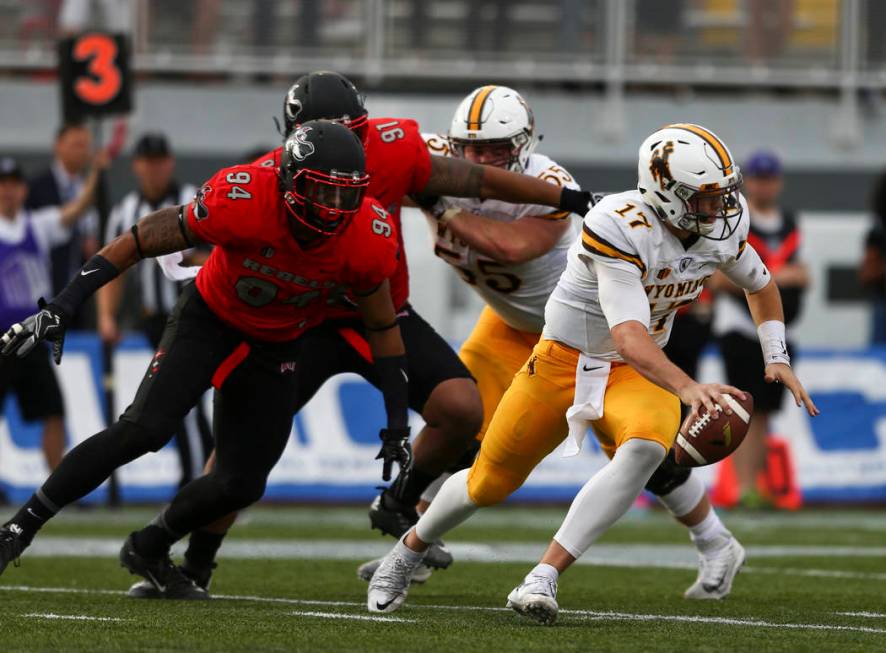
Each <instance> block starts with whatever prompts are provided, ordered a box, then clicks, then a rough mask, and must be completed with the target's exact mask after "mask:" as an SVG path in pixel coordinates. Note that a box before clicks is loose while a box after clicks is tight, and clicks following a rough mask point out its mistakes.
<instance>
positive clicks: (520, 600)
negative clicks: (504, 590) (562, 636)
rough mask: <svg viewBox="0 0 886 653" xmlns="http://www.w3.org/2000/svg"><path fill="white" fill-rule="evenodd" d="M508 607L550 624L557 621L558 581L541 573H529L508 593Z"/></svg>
mask: <svg viewBox="0 0 886 653" xmlns="http://www.w3.org/2000/svg"><path fill="white" fill-rule="evenodd" d="M507 607H509V608H511V609H512V610H514V611H516V612H517V613H518V614H521V615H523V616H524V617H529V618H530V619H534V620H535V621H538V622H539V623H542V624H545V625H548V626H550V625H551V624H553V623H554V622H555V621H557V612H558V611H559V610H560V608H559V606H558V605H557V581H555V580H554V579H552V578H550V577H548V576H542V575H540V574H532V573H530V574H528V575H527V576H526V578H524V579H523V582H522V583H520V584H519V585H518V586H517V587H515V588H514V589H513V590H512V591H511V593H510V594H508V603H507Z"/></svg>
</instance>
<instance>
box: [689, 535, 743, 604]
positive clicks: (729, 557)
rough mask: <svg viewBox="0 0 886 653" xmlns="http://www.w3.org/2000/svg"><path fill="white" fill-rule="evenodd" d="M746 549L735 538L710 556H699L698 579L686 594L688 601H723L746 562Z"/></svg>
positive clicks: (730, 539) (731, 538)
mask: <svg viewBox="0 0 886 653" xmlns="http://www.w3.org/2000/svg"><path fill="white" fill-rule="evenodd" d="M745 557H746V554H745V550H744V547H743V546H742V545H741V544H740V543H739V542H738V540H736V539H735V538H734V537H731V536H730V538H729V541H728V542H727V543H726V545H725V546H723V547H722V548H720V549H717V550H716V551H714V552H713V553H711V554H710V555H706V556H704V555H701V554H699V556H698V561H699V563H698V578H696V579H695V582H694V583H693V584H692V586H691V587H690V588H689V589H688V590H686V592H684V594H683V597H684V598H687V599H722V598H725V597H726V596H728V595H729V592H731V591H732V581H733V580H734V579H735V576H736V574H738V572H739V571H740V570H741V568H742V565H744V561H745Z"/></svg>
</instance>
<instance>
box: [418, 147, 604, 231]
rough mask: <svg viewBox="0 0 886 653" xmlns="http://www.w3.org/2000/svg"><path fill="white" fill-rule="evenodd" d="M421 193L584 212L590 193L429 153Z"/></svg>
mask: <svg viewBox="0 0 886 653" xmlns="http://www.w3.org/2000/svg"><path fill="white" fill-rule="evenodd" d="M421 192H422V194H423V195H438V196H444V195H448V196H450V197H479V198H481V199H496V200H501V201H503V202H511V203H512V204H541V205H543V206H551V207H554V208H557V209H560V210H563V211H569V212H570V213H577V214H579V215H582V216H583V215H584V214H585V213H587V212H588V208H589V205H590V193H586V192H584V191H577V190H573V189H571V188H565V187H564V188H560V187H559V186H555V185H554V184H550V183H548V182H546V181H542V180H541V179H537V178H535V177H531V176H529V175H523V174H520V173H517V172H510V171H509V170H502V169H501V168H495V167H493V166H486V165H480V164H477V163H471V162H470V161H467V160H465V159H456V158H451V157H444V156H436V155H434V156H431V176H430V178H429V179H428V183H427V184H426V185H425V187H424V188H423V189H422V191H421Z"/></svg>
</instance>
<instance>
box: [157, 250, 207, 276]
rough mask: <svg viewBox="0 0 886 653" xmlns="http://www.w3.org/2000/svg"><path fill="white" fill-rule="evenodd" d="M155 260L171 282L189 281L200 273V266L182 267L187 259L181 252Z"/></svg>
mask: <svg viewBox="0 0 886 653" xmlns="http://www.w3.org/2000/svg"><path fill="white" fill-rule="evenodd" d="M155 260H156V261H157V264H158V265H159V266H160V268H161V269H162V270H163V274H164V275H165V276H166V278H167V279H169V280H170V281H187V280H189V279H193V278H194V277H196V276H197V273H198V272H199V271H200V266H199V265H182V264H181V263H182V261H184V260H185V257H184V254H182V253H181V252H173V253H172V254H164V255H163V256H158V257H157V258H156V259H155Z"/></svg>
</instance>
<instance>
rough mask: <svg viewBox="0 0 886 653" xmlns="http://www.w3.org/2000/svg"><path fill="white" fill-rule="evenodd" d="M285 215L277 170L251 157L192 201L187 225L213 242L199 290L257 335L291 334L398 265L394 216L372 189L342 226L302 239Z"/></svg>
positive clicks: (226, 317) (278, 337)
mask: <svg viewBox="0 0 886 653" xmlns="http://www.w3.org/2000/svg"><path fill="white" fill-rule="evenodd" d="M287 216H288V213H287V210H286V208H285V207H284V205H283V196H282V193H281V191H280V187H279V180H278V178H277V171H276V169H275V168H272V167H262V166H256V165H240V166H234V167H231V168H225V169H223V170H221V171H220V172H218V173H217V174H216V175H215V176H214V177H213V178H212V179H210V180H209V181H208V182H207V183H206V184H204V185H203V188H201V189H200V191H199V192H198V193H197V196H196V197H195V198H194V201H193V202H192V203H191V205H190V206H189V207H188V213H187V217H188V228H189V229H190V230H191V231H192V232H193V234H194V235H195V236H196V237H197V238H199V239H200V240H202V241H205V242H207V243H211V244H213V245H216V247H215V248H214V249H213V250H212V254H211V255H210V256H209V259H208V260H207V261H206V263H205V264H204V265H203V268H202V269H201V270H200V272H199V274H198V275H197V281H196V283H197V288H198V289H199V290H200V294H201V295H202V296H203V299H204V300H205V301H206V303H207V304H208V305H209V308H211V309H212V311H213V312H214V313H215V314H216V315H217V316H218V317H219V318H220V319H221V320H222V321H223V322H225V323H227V324H228V325H230V326H232V327H234V328H235V329H237V330H239V331H242V332H243V333H245V334H247V335H249V336H251V337H253V338H256V339H259V340H266V341H271V342H281V341H284V340H292V339H294V338H297V337H298V336H299V335H300V334H302V333H303V332H304V331H305V330H306V329H309V328H311V327H313V326H316V325H317V324H320V323H321V322H323V320H325V319H326V318H327V317H328V315H329V312H330V311H331V310H332V309H333V308H334V307H337V306H339V305H342V303H343V302H346V301H347V300H346V295H347V293H348V292H349V291H351V290H353V291H356V292H361V291H369V290H372V289H374V288H375V287H377V286H378V285H379V284H380V283H382V282H383V281H384V280H385V279H387V278H389V277H390V276H391V275H392V274H393V273H394V271H395V270H396V269H397V259H398V252H399V245H398V238H397V234H396V230H395V228H394V224H393V222H394V221H393V220H392V219H391V218H390V216H389V215H388V213H387V212H386V211H385V210H384V209H383V208H382V207H381V205H380V204H378V202H376V201H374V200H372V199H370V198H366V199H364V200H363V205H362V207H361V208H360V210H359V211H358V212H357V214H356V215H355V216H354V218H353V220H352V221H351V223H350V224H349V225H348V226H347V228H346V229H345V230H344V231H342V232H341V233H340V234H338V235H336V236H332V237H329V238H323V239H320V240H317V241H315V242H313V243H311V244H310V245H309V246H306V247H302V246H301V245H299V243H298V242H297V241H296V240H295V238H294V237H293V235H292V232H291V231H290V229H289V218H288V217H287ZM351 310H353V309H351Z"/></svg>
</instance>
